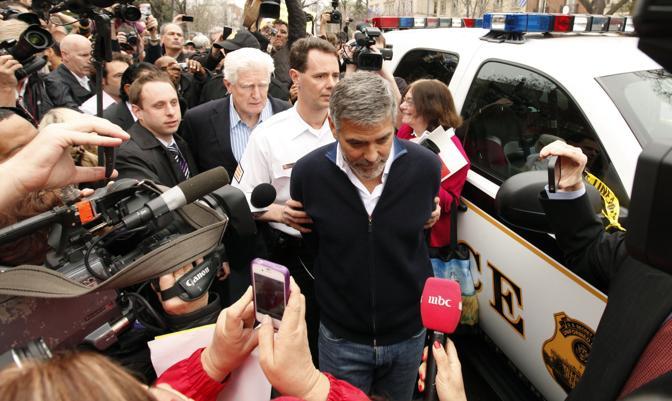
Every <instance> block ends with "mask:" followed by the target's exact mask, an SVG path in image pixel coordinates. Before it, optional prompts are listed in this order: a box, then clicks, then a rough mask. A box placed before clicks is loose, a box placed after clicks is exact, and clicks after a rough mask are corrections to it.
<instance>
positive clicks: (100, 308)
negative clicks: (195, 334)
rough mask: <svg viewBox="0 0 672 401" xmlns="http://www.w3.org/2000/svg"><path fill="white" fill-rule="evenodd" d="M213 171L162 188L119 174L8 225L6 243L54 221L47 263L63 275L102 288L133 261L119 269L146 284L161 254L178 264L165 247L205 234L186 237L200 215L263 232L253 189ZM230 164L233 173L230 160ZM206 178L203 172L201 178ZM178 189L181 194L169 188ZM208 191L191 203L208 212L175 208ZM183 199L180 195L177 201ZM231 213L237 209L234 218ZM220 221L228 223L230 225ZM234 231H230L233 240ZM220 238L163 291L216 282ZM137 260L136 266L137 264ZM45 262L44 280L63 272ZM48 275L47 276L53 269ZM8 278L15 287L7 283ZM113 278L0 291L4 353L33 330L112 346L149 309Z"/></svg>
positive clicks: (64, 341)
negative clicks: (86, 193) (83, 196)
mask: <svg viewBox="0 0 672 401" xmlns="http://www.w3.org/2000/svg"><path fill="white" fill-rule="evenodd" d="M220 169H221V168H219V169H216V170H220ZM209 173H210V172H206V173H203V174H201V175H199V176H196V177H194V178H192V179H190V180H187V181H185V182H183V183H181V184H179V186H177V187H174V188H171V189H170V190H168V191H166V192H164V193H163V194H161V193H160V191H157V190H156V187H155V186H154V185H153V184H151V183H150V182H137V181H135V180H129V179H126V180H120V181H117V182H116V183H114V184H112V185H111V186H109V187H107V188H102V189H99V190H97V191H96V193H95V194H94V195H93V196H92V197H91V198H89V199H87V200H84V201H81V202H78V203H76V204H74V205H67V206H61V207H56V208H54V209H52V210H50V211H48V212H45V213H42V214H40V215H37V216H34V217H32V218H29V219H26V220H23V221H21V222H19V223H16V224H14V225H11V226H9V227H5V228H3V229H1V230H0V243H7V242H10V241H13V240H14V239H16V238H19V237H21V236H23V235H27V234H30V233H32V232H34V231H36V230H38V229H41V228H43V227H50V228H51V230H50V233H49V245H50V246H51V248H52V251H50V252H49V254H48V255H47V262H46V266H47V267H49V268H51V269H53V270H56V271H58V273H60V274H59V278H58V283H60V282H61V280H62V281H63V282H65V281H68V282H75V283H80V284H83V285H84V286H86V287H90V288H93V287H95V286H97V285H98V284H100V283H101V282H102V281H104V280H106V279H107V278H109V277H111V276H112V275H114V274H115V273H117V272H120V271H122V270H124V269H126V271H124V274H122V275H118V276H115V278H116V279H118V278H122V279H124V280H126V281H125V282H124V283H125V284H124V285H123V287H124V288H126V285H137V284H138V283H141V282H143V281H145V280H150V279H152V278H153V277H155V276H156V275H154V274H152V273H148V272H147V271H146V270H145V268H149V267H150V266H154V265H156V263H159V264H160V265H156V266H157V267H159V268H161V269H162V270H165V268H167V267H168V266H169V265H165V263H170V262H171V260H164V261H163V263H162V262H159V261H158V260H160V258H161V256H160V255H162V254H165V252H164V251H168V250H169V249H170V248H172V247H173V246H179V245H180V244H184V242H174V241H173V240H175V239H177V238H178V237H179V238H180V241H183V240H184V238H187V239H189V238H194V239H195V240H198V241H199V244H200V243H202V241H201V240H200V239H197V237H193V235H191V234H190V235H188V236H186V237H185V236H183V234H187V233H193V231H194V228H195V226H194V225H193V222H194V221H197V222H198V221H200V223H199V225H200V226H201V227H203V226H204V224H206V225H207V224H210V223H207V221H208V220H210V221H219V222H221V221H222V220H226V221H229V222H230V223H231V224H230V227H229V228H232V229H233V232H235V233H237V236H238V237H237V238H240V239H241V241H248V240H249V241H251V240H252V238H253V237H254V235H255V234H256V226H255V224H254V220H253V218H252V215H251V213H250V209H249V206H248V204H247V201H246V198H245V195H244V194H243V193H242V192H241V191H240V190H237V189H235V188H233V187H231V186H229V185H224V184H226V183H227V182H228V178H226V179H222V178H221V177H219V176H213V174H209ZM221 173H224V174H223V175H224V177H227V176H226V174H225V171H223V169H221ZM208 174H209V175H208ZM203 175H205V176H206V177H205V179H203V178H202V177H201V176H203ZM199 178H201V179H200V181H198V180H197V179H199ZM194 180H197V181H198V182H196V181H194ZM208 181H212V183H208ZM220 185H222V187H221V188H219V189H216V190H214V191H212V189H213V187H214V188H217V186H220ZM176 190H179V191H176ZM171 191H172V194H173V195H170V196H169V193H170V192H171ZM180 191H181V192H180ZM200 198H202V199H203V200H202V201H199V203H200V206H193V207H192V209H198V210H202V211H206V212H201V211H199V212H198V214H195V215H190V216H189V219H190V221H191V222H192V223H191V225H189V224H187V221H186V219H183V218H181V217H180V216H179V215H178V214H177V213H176V212H172V211H171V210H175V209H176V208H177V207H179V206H180V205H181V204H186V203H190V202H191V201H192V200H195V199H200ZM273 198H274V196H273ZM176 201H177V202H178V204H175V203H174V202H176ZM272 201H273V199H270V202H272ZM180 202H181V203H180ZM270 202H269V203H270ZM161 205H163V206H161ZM150 206H151V207H150ZM208 211H209V212H208ZM194 216H196V217H194ZM207 216H210V217H207ZM214 216H219V217H218V218H215V217H214ZM227 216H234V217H232V218H231V219H230V220H229V219H228V217H227ZM204 219H206V220H204ZM220 227H221V228H220V230H223V226H220ZM229 231H230V230H227V233H228V232H229ZM203 238H208V237H203ZM226 238H227V237H226V236H225V241H226ZM219 239H220V237H217V238H215V237H209V239H207V240H206V242H207V243H209V244H214V245H212V246H213V247H214V248H210V247H209V246H210V245H207V247H203V248H201V249H202V250H203V251H205V250H210V249H214V251H213V252H211V253H210V254H208V255H206V256H205V257H204V259H205V261H204V262H203V263H201V264H199V265H198V266H196V267H195V268H193V269H192V270H191V271H190V272H188V273H187V274H185V275H184V276H182V277H181V278H180V279H179V280H178V281H177V283H176V284H175V286H174V287H171V288H170V289H168V290H165V291H162V294H161V295H162V297H163V298H164V299H168V298H172V297H174V296H177V297H180V298H181V299H183V300H186V301H189V300H194V299H197V298H199V297H200V296H201V295H203V294H205V293H206V292H207V291H208V289H209V288H210V285H211V284H212V282H213V281H214V278H215V277H216V274H217V272H218V271H219V269H220V267H221V265H222V259H223V255H222V253H223V247H222V246H221V243H220V245H219V246H216V243H215V242H214V241H217V240H219ZM192 244H194V243H193V242H192ZM158 248H161V249H158ZM188 249H191V248H188ZM231 251H232V252H233V251H235V250H234V249H231ZM150 252H154V253H153V254H152V255H153V256H152V257H149V256H147V255H148V254H149V253H150ZM157 252H160V253H157ZM201 252H202V251H201ZM167 257H168V256H164V258H167ZM180 257H185V259H187V258H188V257H189V255H183V254H180ZM173 260H174V259H173ZM131 264H133V270H130V267H131V266H130V265H131ZM127 268H129V269H127ZM16 269H19V268H4V269H2V270H3V271H4V273H2V274H0V278H5V279H6V277H7V276H5V274H10V273H12V271H13V270H14V271H17V270H16ZM30 270H31V271H32V269H30ZM45 271H46V272H47V274H44V275H43V276H41V277H40V279H42V278H44V277H51V276H53V275H54V274H51V273H49V271H48V270H45ZM160 274H163V273H160ZM129 276H133V277H130V278H129ZM124 277H126V278H124ZM12 282H13V281H12ZM43 282H46V278H45V279H44V280H43ZM75 285H77V284H75ZM3 286H4V287H3V288H7V282H4V284H3ZM107 287H109V288H106V287H101V288H103V289H101V290H98V291H95V292H87V293H86V294H84V295H81V296H77V297H75V298H35V297H33V296H36V295H32V296H31V297H23V296H20V297H17V296H13V295H17V294H24V293H31V292H28V291H23V290H21V291H15V292H6V291H5V292H2V294H5V295H0V314H1V315H3V316H7V319H5V322H4V323H3V330H1V331H0V344H2V347H1V348H0V352H4V351H6V350H7V349H8V348H9V347H14V346H18V345H21V344H23V343H24V342H25V339H26V338H37V337H44V338H45V340H46V342H47V344H48V345H49V346H51V347H57V346H58V347H71V346H77V345H78V344H81V343H86V344H89V345H90V346H92V347H94V348H96V349H99V350H104V349H106V348H107V347H109V346H110V345H112V344H114V343H115V342H116V339H117V334H119V333H120V332H122V331H123V330H125V329H126V328H128V327H130V326H131V325H132V324H133V322H134V321H135V318H136V317H137V316H138V314H139V313H142V312H141V311H142V309H145V310H146V307H144V304H143V303H142V302H139V300H137V297H131V295H134V294H132V293H130V292H129V291H128V290H126V289H124V290H114V289H112V288H119V287H122V285H119V287H117V286H114V285H111V286H107ZM9 288H13V287H11V286H10V287H9ZM82 288H84V287H83V286H82ZM37 290H39V291H40V292H41V293H42V292H44V293H45V294H52V293H55V292H58V293H62V292H60V290H54V289H53V288H43V287H40V288H39V289H36V290H31V291H32V292H35V291H37ZM43 290H44V291H43ZM50 291H51V292H50ZM10 294H12V295H10ZM166 297H167V298H166Z"/></svg>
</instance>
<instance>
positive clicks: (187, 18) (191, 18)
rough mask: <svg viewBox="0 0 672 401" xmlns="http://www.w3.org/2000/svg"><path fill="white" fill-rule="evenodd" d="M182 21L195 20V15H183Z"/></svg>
mask: <svg viewBox="0 0 672 401" xmlns="http://www.w3.org/2000/svg"><path fill="white" fill-rule="evenodd" d="M182 22H194V17H193V16H191V15H183V16H182Z"/></svg>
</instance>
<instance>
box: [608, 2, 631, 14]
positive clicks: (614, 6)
mask: <svg viewBox="0 0 672 401" xmlns="http://www.w3.org/2000/svg"><path fill="white" fill-rule="evenodd" d="M630 1H631V0H620V1H619V2H618V3H616V4H612V5H611V7H610V8H609V11H607V14H608V15H611V14H613V13H615V12H616V11H618V10H620V9H621V8H622V7H623V6H624V5H626V4H628V3H630Z"/></svg>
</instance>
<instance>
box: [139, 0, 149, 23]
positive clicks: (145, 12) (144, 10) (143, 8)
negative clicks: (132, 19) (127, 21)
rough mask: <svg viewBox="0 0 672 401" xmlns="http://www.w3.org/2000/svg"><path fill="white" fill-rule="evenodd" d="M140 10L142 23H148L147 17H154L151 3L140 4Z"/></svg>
mask: <svg viewBox="0 0 672 401" xmlns="http://www.w3.org/2000/svg"><path fill="white" fill-rule="evenodd" d="M138 8H139V9H140V15H141V16H142V17H141V19H142V21H143V22H144V21H147V17H149V16H150V15H152V5H151V4H150V3H140V4H138Z"/></svg>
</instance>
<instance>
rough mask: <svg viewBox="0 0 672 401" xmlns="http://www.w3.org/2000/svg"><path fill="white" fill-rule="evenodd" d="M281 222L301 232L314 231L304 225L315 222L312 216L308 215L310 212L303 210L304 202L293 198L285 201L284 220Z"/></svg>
mask: <svg viewBox="0 0 672 401" xmlns="http://www.w3.org/2000/svg"><path fill="white" fill-rule="evenodd" d="M280 222H281V223H284V224H287V225H288V226H290V227H292V228H293V229H295V230H297V231H299V232H300V233H309V232H311V231H312V230H311V229H310V228H307V227H304V225H305V224H313V219H311V218H310V216H308V213H306V212H305V211H304V210H303V204H302V203H301V202H299V201H295V200H293V199H290V200H288V201H287V202H285V206H284V207H283V208H282V220H281V221H280Z"/></svg>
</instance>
